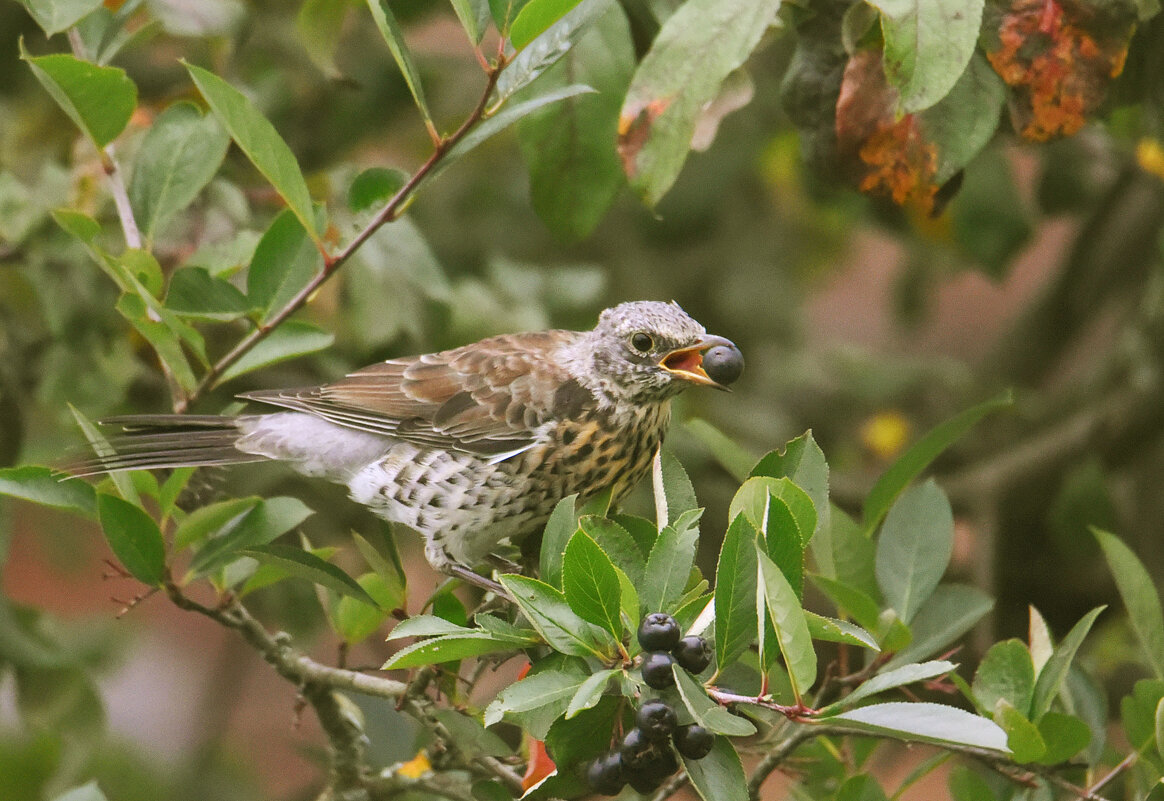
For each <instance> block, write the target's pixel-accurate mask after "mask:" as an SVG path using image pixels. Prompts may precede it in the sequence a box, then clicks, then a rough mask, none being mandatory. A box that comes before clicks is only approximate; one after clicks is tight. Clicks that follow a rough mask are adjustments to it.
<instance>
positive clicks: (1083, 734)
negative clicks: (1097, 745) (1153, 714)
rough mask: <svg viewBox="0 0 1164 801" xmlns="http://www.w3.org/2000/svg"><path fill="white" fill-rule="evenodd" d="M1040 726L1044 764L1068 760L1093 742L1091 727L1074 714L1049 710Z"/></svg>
mask: <svg viewBox="0 0 1164 801" xmlns="http://www.w3.org/2000/svg"><path fill="white" fill-rule="evenodd" d="M1159 719H1160V718H1159V715H1157V720H1159ZM1038 726H1039V735H1040V736H1041V737H1042V738H1043V743H1044V745H1046V748H1047V750H1046V753H1044V754H1043V756H1042V757H1041V758H1040V759H1039V762H1041V763H1042V764H1044V765H1058V764H1061V763H1063V762H1066V761H1067V760H1068V759H1071V757H1073V756H1075V755H1076V754H1078V753H1079V752H1080V751H1082V750H1083V749H1084V748H1086V747H1087V745H1088V743H1090V742H1091V728H1090V727H1088V725H1087V724H1086V723H1084V722H1083V721H1082V720H1080V719H1079V718H1077V717H1075V716H1074V715H1064V714H1062V713H1060V712H1048V713H1046V714H1045V715H1043V717H1042V718H1041V719H1040V720H1039V722H1038Z"/></svg>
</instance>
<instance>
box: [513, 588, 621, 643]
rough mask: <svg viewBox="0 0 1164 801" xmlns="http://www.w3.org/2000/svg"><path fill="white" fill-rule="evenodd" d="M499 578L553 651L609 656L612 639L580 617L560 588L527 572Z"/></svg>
mask: <svg viewBox="0 0 1164 801" xmlns="http://www.w3.org/2000/svg"><path fill="white" fill-rule="evenodd" d="M498 580H499V581H500V582H501V585H502V586H503V587H505V589H506V590H507V591H508V592H509V594H510V596H511V597H512V598H513V601H514V603H516V604H517V606H518V608H520V609H521V611H522V614H524V615H525V617H526V619H527V620H529V622H530V623H532V624H533V627H534V628H535V629H537V632H538V634H540V635H541V636H542V639H544V640H545V641H546V644H547V645H549V646H550V647H551V648H553V649H554V650H555V651H558V652H559V653H563V654H567V655H571V656H597V657H599V658H600V659H601V658H606V657H608V656H609V653H608V651H610V650H611V646H612V645H613V643H611V641H610V638H609V636H608V635H607V634H606V632H604V631H603V630H602V629H600V628H599V627H598V626H595V625H594V624H593V623H589V622H587V621H585V620H583V619H582V618H581V617H579V616H578V615H577V614H576V613H575V612H574V610H573V609H571V608H570V605H569V603H567V601H566V597H565V596H564V595H563V594H562V593H561V592H560V591H558V590H557V589H555V588H554V587H551V586H550V585H549V584H546V583H545V582H542V581H538V580H537V579H531V578H528V577H526V576H518V575H514V574H506V575H503V576H500V577H499V578H498ZM616 581H617V579H616Z"/></svg>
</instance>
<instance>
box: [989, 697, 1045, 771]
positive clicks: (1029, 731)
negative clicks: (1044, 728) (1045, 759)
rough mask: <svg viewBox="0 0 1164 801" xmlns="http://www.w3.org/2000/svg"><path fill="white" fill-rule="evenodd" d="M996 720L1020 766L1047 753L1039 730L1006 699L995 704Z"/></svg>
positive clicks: (1012, 756) (1001, 699)
mask: <svg viewBox="0 0 1164 801" xmlns="http://www.w3.org/2000/svg"><path fill="white" fill-rule="evenodd" d="M994 720H995V721H996V722H997V723H998V725H999V726H1001V727H1002V728H1003V730H1004V731H1005V732H1006V744H1007V746H1009V748H1010V750H1011V759H1013V760H1014V761H1015V762H1017V763H1019V764H1020V765H1021V764H1024V763H1027V762H1034V761H1035V760H1037V759H1040V758H1041V757H1042V756H1043V755H1044V754H1046V753H1047V744H1046V743H1044V742H1043V736H1042V735H1041V734H1039V728H1038V727H1037V726H1036V725H1035V724H1034V723H1031V722H1030V721H1029V720H1027V718H1026V716H1025V715H1023V713H1022V712H1019V711H1018V710H1017V709H1015V708H1014V707H1013V706H1011V705H1010V704H1009V703H1007V700H1006V699H1005V698H999V699H998V701H997V703H995V705H994Z"/></svg>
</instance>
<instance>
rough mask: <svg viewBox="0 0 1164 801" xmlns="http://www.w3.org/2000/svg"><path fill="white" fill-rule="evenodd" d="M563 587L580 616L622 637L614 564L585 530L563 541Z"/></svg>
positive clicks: (617, 636) (567, 598)
mask: <svg viewBox="0 0 1164 801" xmlns="http://www.w3.org/2000/svg"><path fill="white" fill-rule="evenodd" d="M562 589H563V591H564V592H565V595H566V602H567V603H568V604H569V605H570V608H571V609H573V610H574V611H575V612H576V613H577V614H578V616H579V617H581V618H582V619H583V620H588V621H590V622H591V623H594V624H595V625H598V626H601V627H602V628H604V629H606V630H607V631H609V632H610V634H611V636H612V637H614V639H615V640H619V639H621V637H622V618H621V617H620V616H619V601H620V599H621V597H622V595H621V593H622V591H621V588H620V586H619V583H618V574H617V573H615V570H614V565H613V564H611V561H610V557H608V556H607V555H606V554H605V553H604V552H603V550H602V549H601V548H599V547H598V543H596V542H595V541H594V540H592V539H590V537H588V536H587V535H586V533H585V532H584V531H579V532H577V533H576V534H575V535H574V536H573V537H571V538H570V542H569V544H568V545H566V553H565V554H564V555H563V557H562Z"/></svg>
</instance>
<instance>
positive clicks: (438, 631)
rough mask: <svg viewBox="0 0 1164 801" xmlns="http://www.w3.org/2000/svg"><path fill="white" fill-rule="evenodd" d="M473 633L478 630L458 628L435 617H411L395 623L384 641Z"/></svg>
mask: <svg viewBox="0 0 1164 801" xmlns="http://www.w3.org/2000/svg"><path fill="white" fill-rule="evenodd" d="M475 632H478V629H471V628H468V627H467V626H459V625H457V624H456V623H451V622H449V621H448V620H445V619H444V618H443V617H437V616H436V615H413V616H412V617H410V618H407V619H406V620H402V621H400V622H399V623H397V624H396V626H395V627H394V628H393V629H392V632H391V633H390V634H389V635H388V636H387V637H386V638H385V639H386V640H388V641H392V640H399V639H403V638H404V637H440V636H444V635H446V634H472V633H475Z"/></svg>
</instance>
